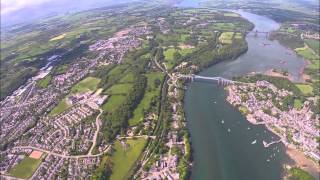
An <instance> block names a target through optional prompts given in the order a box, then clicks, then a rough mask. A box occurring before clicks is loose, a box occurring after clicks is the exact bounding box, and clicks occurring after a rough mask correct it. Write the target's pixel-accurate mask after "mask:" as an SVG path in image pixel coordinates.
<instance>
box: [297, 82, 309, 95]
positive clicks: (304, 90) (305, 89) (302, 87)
mask: <svg viewBox="0 0 320 180" xmlns="http://www.w3.org/2000/svg"><path fill="white" fill-rule="evenodd" d="M296 86H297V87H298V88H299V90H300V91H301V92H302V93H303V94H304V95H312V94H313V87H312V86H311V85H308V84H296Z"/></svg>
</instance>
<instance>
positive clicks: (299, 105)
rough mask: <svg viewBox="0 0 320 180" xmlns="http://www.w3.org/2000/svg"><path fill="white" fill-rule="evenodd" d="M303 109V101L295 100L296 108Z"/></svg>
mask: <svg viewBox="0 0 320 180" xmlns="http://www.w3.org/2000/svg"><path fill="white" fill-rule="evenodd" d="M301 107H302V102H301V100H300V99H295V100H294V108H296V109H301Z"/></svg>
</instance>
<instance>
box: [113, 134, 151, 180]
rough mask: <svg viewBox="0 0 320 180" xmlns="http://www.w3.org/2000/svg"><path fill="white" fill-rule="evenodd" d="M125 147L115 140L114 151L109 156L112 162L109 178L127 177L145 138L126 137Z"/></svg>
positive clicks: (143, 144)
mask: <svg viewBox="0 0 320 180" xmlns="http://www.w3.org/2000/svg"><path fill="white" fill-rule="evenodd" d="M126 144H127V145H126V147H125V149H124V147H123V145H122V144H121V143H120V142H119V141H116V142H115V152H114V153H113V155H112V156H111V158H112V162H113V168H112V174H111V176H110V180H123V179H128V178H129V176H130V170H131V169H132V168H133V166H134V164H135V162H136V161H137V159H138V158H139V156H140V154H141V152H142V150H143V148H144V146H145V144H146V139H144V138H138V139H128V140H127V141H126Z"/></svg>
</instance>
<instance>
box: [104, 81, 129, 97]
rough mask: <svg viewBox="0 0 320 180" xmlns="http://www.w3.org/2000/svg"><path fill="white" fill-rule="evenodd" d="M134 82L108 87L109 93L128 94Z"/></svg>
mask: <svg viewBox="0 0 320 180" xmlns="http://www.w3.org/2000/svg"><path fill="white" fill-rule="evenodd" d="M132 86H133V84H131V83H126V84H115V85H113V86H112V87H111V88H109V89H107V91H106V93H107V94H128V92H129V90H130V89H131V88H132Z"/></svg>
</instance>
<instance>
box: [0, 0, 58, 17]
mask: <svg viewBox="0 0 320 180" xmlns="http://www.w3.org/2000/svg"><path fill="white" fill-rule="evenodd" d="M49 1H52V0H1V14H7V13H10V12H15V11H18V10H20V9H22V8H25V7H30V6H35V5H40V4H42V3H45V2H49Z"/></svg>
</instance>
